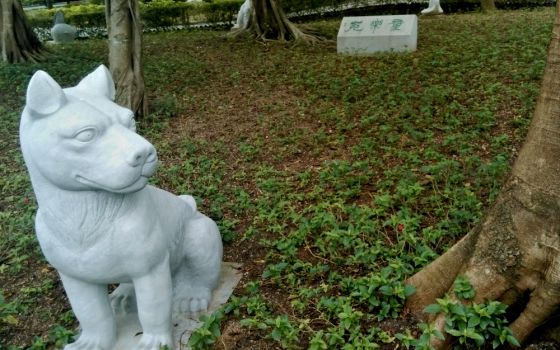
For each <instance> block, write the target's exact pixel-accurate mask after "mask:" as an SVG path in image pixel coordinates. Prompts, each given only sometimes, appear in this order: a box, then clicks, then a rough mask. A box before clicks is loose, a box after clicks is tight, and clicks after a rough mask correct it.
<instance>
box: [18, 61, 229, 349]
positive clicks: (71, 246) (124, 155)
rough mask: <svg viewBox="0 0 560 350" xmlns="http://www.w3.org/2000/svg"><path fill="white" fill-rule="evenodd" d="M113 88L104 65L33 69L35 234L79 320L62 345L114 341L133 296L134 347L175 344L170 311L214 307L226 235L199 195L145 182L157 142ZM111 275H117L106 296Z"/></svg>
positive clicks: (29, 157)
mask: <svg viewBox="0 0 560 350" xmlns="http://www.w3.org/2000/svg"><path fill="white" fill-rule="evenodd" d="M114 98H115V87H114V83H113V80H112V78H111V74H110V72H109V70H108V69H107V68H106V67H105V66H100V67H99V68H97V69H96V70H95V71H94V72H92V73H91V74H89V75H88V76H86V77H85V78H84V79H83V80H82V81H81V82H80V83H79V84H78V85H77V86H75V87H72V88H67V89H62V88H61V87H60V86H59V85H58V84H57V83H56V82H55V81H54V80H53V79H52V78H51V77H50V76H49V75H48V74H47V73H45V72H43V71H38V72H37V73H35V75H33V77H32V78H31V81H30V82H29V86H28V89H27V103H26V106H25V109H24V110H23V114H22V118H21V124H20V142H21V148H22V151H23V156H24V159H25V163H26V165H27V168H28V170H29V175H30V177H31V182H32V184H33V190H34V191H35V195H36V197H37V201H38V203H39V210H38V212H37V216H36V220H35V228H36V231H37V237H38V240H39V243H40V245H41V249H42V250H43V253H44V254H45V256H46V258H47V260H48V261H49V262H50V263H51V264H52V265H53V266H54V267H55V268H56V269H57V270H58V272H59V274H60V277H61V279H62V282H63V285H64V289H65V290H66V293H67V294H68V298H69V299H70V303H71V305H72V309H73V311H74V313H75V314H76V316H77V318H78V320H79V322H80V327H81V334H80V336H79V338H78V339H77V341H76V342H74V343H72V344H69V345H67V346H66V347H65V350H76V349H83V350H109V349H111V348H112V346H113V344H114V342H115V339H116V325H115V317H114V313H116V311H119V309H123V308H125V306H126V305H127V304H129V305H132V306H134V305H136V306H137V311H138V318H139V320H140V324H141V325H142V330H143V333H142V337H141V338H140V342H139V344H138V345H137V347H136V348H135V349H137V350H139V349H142V350H147V349H150V350H160V348H161V347H162V346H167V347H168V348H169V349H172V348H173V340H172V327H171V314H172V311H175V312H187V313H197V312H199V311H204V310H206V309H207V308H208V304H209V302H210V299H211V294H212V291H213V289H214V288H215V287H216V285H217V282H218V279H219V275H220V267H221V260H222V241H221V237H220V234H219V232H218V228H217V226H216V224H215V223H214V221H212V220H211V219H209V218H208V217H206V216H204V215H203V214H201V213H200V212H198V211H197V209H196V203H195V201H194V199H193V198H192V197H190V196H180V197H177V196H175V195H172V194H170V193H168V192H166V191H163V190H161V189H158V188H155V187H153V186H150V185H148V184H147V183H148V177H150V176H151V175H152V174H153V173H154V172H155V170H156V165H157V156H156V150H155V149H154V147H153V146H152V144H150V143H149V142H148V141H146V139H144V138H143V137H141V136H139V135H138V134H137V133H136V132H135V123H134V119H133V114H132V112H131V111H130V110H128V109H126V108H123V107H120V106H118V105H117V104H115V103H114V102H113V100H114ZM112 283H120V285H119V287H118V288H117V289H116V290H115V291H113V293H111V295H110V296H109V295H108V291H107V288H108V287H107V285H108V284H112ZM113 309H115V310H116V311H114V310H113Z"/></svg>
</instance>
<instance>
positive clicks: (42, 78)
mask: <svg viewBox="0 0 560 350" xmlns="http://www.w3.org/2000/svg"><path fill="white" fill-rule="evenodd" d="M26 99H27V104H26V105H27V107H29V108H30V109H31V110H33V111H34V112H36V113H38V114H41V115H47V114H51V113H54V112H56V111H58V110H59V109H60V108H61V107H62V106H63V105H64V104H65V103H66V95H64V91H62V88H61V87H60V85H58V83H57V82H56V81H54V79H53V78H52V77H51V76H50V75H48V74H47V73H46V72H44V71H42V70H40V71H37V72H36V73H35V74H33V76H32V77H31V80H30V81H29V85H28V86H27V97H26Z"/></svg>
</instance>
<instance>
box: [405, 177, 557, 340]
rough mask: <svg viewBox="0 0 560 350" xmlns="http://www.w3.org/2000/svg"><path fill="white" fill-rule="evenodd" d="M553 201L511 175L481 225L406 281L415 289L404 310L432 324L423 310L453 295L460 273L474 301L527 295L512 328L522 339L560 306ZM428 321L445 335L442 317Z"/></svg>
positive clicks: (554, 198)
mask: <svg viewBox="0 0 560 350" xmlns="http://www.w3.org/2000/svg"><path fill="white" fill-rule="evenodd" d="M551 201H555V202H556V203H559V205H560V197H557V196H550V195H545V194H543V193H542V192H540V191H539V190H536V189H535V188H532V187H531V186H529V185H528V184H527V183H525V182H523V181H522V180H521V179H519V178H517V177H515V176H514V177H512V179H511V180H510V181H508V183H507V184H506V186H505V189H504V190H503V191H502V194H501V195H500V197H499V198H498V199H497V200H496V203H495V205H494V206H493V207H492V209H490V210H489V212H488V215H487V216H486V218H485V219H484V220H483V222H482V224H480V225H479V226H478V227H476V228H475V229H473V231H471V232H470V233H469V234H468V235H467V236H465V237H464V238H463V239H462V240H461V241H459V243H457V244H456V245H455V246H453V247H452V248H451V249H450V250H449V251H448V252H447V253H445V254H444V255H442V256H441V257H440V258H438V259H437V260H435V261H434V262H432V263H431V264H430V265H428V266H427V267H426V268H425V269H424V270H422V271H420V272H418V273H417V274H416V275H414V276H412V277H411V278H410V279H409V280H408V281H407V283H410V284H412V285H414V286H416V288H417V293H416V294H415V295H413V296H411V297H410V299H409V300H408V301H407V307H408V308H409V309H410V310H411V311H412V312H413V313H414V314H415V315H416V316H417V317H419V318H420V319H424V320H428V321H430V320H429V317H428V315H427V314H423V313H422V310H423V308H425V307H426V306H427V305H429V304H432V303H434V302H435V299H436V298H440V297H442V296H443V295H444V294H446V293H447V294H449V295H452V294H453V293H452V284H453V281H454V280H455V279H456V277H458V276H460V275H461V276H466V277H467V278H468V279H469V280H470V282H471V284H472V285H473V287H474V289H475V290H476V293H477V294H476V297H475V299H474V302H476V303H481V302H484V301H485V300H500V301H502V302H503V303H506V304H508V305H511V304H513V303H515V302H517V301H518V298H519V296H520V295H522V294H523V293H525V292H527V291H529V292H530V293H531V294H530V299H529V302H528V303H527V305H526V306H525V308H524V309H523V311H522V312H521V314H520V315H519V316H518V318H517V319H516V320H515V321H514V322H513V323H512V325H511V329H512V331H513V333H514V335H515V337H516V338H517V339H518V340H519V341H524V340H526V339H527V337H528V336H529V335H530V334H531V332H532V331H533V330H534V329H535V328H536V327H538V326H539V325H541V324H542V323H543V322H544V321H545V320H547V319H548V318H549V317H550V316H551V315H552V313H553V312H554V311H555V310H556V307H557V306H558V304H560V256H559V254H558V250H557V248H554V247H557V246H558V240H559V237H558V232H560V218H558V215H553V213H552V211H550V210H548V209H549V208H550V207H549V206H550V203H551ZM431 321H432V322H435V324H436V326H438V327H439V330H440V331H441V332H442V333H444V334H445V332H444V329H443V328H444V325H445V315H441V314H440V315H437V316H436V318H435V319H432V320H431ZM432 345H433V346H434V347H435V348H436V349H439V350H441V349H448V348H449V347H450V345H451V344H450V342H449V340H448V339H447V340H445V341H439V340H434V341H433V344H432Z"/></svg>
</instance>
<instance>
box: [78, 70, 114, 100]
mask: <svg viewBox="0 0 560 350" xmlns="http://www.w3.org/2000/svg"><path fill="white" fill-rule="evenodd" d="M76 89H78V90H82V91H85V92H87V93H88V94H91V95H101V96H105V97H107V98H108V99H110V100H111V101H114V100H115V83H114V82H113V77H112V75H111V72H110V71H109V69H108V68H107V67H105V65H103V64H102V65H100V66H99V67H97V69H95V70H94V71H93V72H91V73H89V74H88V75H86V77H85V78H84V79H82V81H80V83H79V84H78V85H76Z"/></svg>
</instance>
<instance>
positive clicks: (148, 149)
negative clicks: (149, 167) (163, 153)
mask: <svg viewBox="0 0 560 350" xmlns="http://www.w3.org/2000/svg"><path fill="white" fill-rule="evenodd" d="M155 160H156V150H155V148H154V147H152V146H151V145H150V146H145V147H140V148H138V149H136V150H134V151H133V152H132V154H131V155H130V157H129V159H128V164H130V165H131V166H133V167H137V166H141V165H144V164H145V163H150V162H154V161H155Z"/></svg>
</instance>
